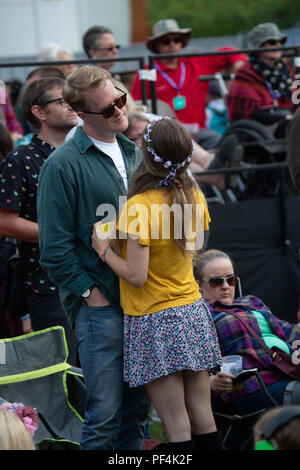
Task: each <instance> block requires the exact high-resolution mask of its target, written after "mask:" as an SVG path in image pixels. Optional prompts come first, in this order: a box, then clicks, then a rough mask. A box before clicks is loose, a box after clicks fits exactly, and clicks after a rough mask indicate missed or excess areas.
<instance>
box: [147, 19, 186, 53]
mask: <svg viewBox="0 0 300 470" xmlns="http://www.w3.org/2000/svg"><path fill="white" fill-rule="evenodd" d="M191 32H192V28H180V27H179V25H178V23H177V21H176V20H173V19H165V20H159V21H157V22H156V23H155V24H154V25H153V27H152V36H150V37H149V38H148V39H147V42H146V46H147V48H148V49H150V51H152V52H156V47H155V43H156V41H157V40H158V39H160V38H162V37H163V36H166V35H167V34H171V33H176V34H181V35H182V37H183V38H182V39H183V42H182V45H183V47H185V46H186V45H187V43H188V40H189V38H190V36H191Z"/></svg>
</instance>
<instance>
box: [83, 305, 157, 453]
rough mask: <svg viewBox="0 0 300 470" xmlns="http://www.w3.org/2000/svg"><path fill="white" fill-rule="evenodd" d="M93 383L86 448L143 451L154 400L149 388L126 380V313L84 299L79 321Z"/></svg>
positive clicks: (85, 430) (85, 367)
mask: <svg viewBox="0 0 300 470" xmlns="http://www.w3.org/2000/svg"><path fill="white" fill-rule="evenodd" d="M75 333H76V338H77V342H78V352H79V358H80V364H81V368H82V371H83V376H84V380H85V383H86V387H87V403H86V412H85V419H84V423H83V429H82V439H81V446H80V448H81V449H82V450H113V449H116V450H140V449H141V446H142V441H143V436H144V426H145V421H146V419H147V417H148V412H149V408H150V402H149V400H148V398H147V395H146V392H145V389H144V387H137V388H132V389H130V388H129V387H128V385H127V384H125V382H124V381H123V315H122V314H120V313H119V312H117V311H116V310H115V309H114V308H113V307H112V306H110V305H108V306H105V307H92V308H90V307H88V306H87V305H86V304H85V303H83V304H82V305H81V307H80V309H79V312H78V314H77V316H76V320H75Z"/></svg>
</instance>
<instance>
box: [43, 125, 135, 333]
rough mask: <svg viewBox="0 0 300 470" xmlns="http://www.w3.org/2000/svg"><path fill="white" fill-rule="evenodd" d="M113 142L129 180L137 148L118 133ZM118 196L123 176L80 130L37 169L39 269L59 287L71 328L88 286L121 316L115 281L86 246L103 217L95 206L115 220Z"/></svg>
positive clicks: (120, 194)
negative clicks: (104, 208) (107, 207)
mask: <svg viewBox="0 0 300 470" xmlns="http://www.w3.org/2000/svg"><path fill="white" fill-rule="evenodd" d="M117 140H118V142H119V145H120V148H121V151H122V154H123V157H124V162H125V166H126V170H127V175H128V179H129V178H130V177H131V176H132V173H133V171H134V170H135V168H136V167H137V164H138V149H137V147H136V146H135V145H134V144H133V143H132V142H131V141H129V140H128V139H127V138H126V137H124V136H123V135H122V134H118V135H117ZM119 196H126V189H125V186H124V183H123V179H122V177H121V176H120V174H119V172H118V170H117V169H116V167H115V165H114V163H113V161H112V160H111V158H110V157H109V156H108V155H106V154H105V153H103V152H101V151H100V150H99V149H98V148H97V147H95V145H94V144H93V142H92V141H91V139H89V137H88V136H87V135H86V134H85V132H84V131H83V129H82V128H81V127H78V129H77V130H76V133H75V135H74V137H73V138H72V139H70V140H69V141H67V142H65V143H64V144H63V145H61V146H60V147H58V148H57V149H56V150H55V151H54V152H53V153H52V154H51V156H50V157H49V158H48V160H47V161H46V162H45V164H44V165H43V167H42V171H41V173H40V176H39V186H38V195H37V210H38V225H39V243H40V252H41V258H40V264H41V266H42V267H43V268H44V269H45V271H46V272H47V274H48V276H49V278H50V279H51V281H52V282H53V283H54V284H56V285H57V286H58V287H59V288H60V298H61V301H62V305H63V307H64V310H65V312H66V315H67V317H68V319H69V322H70V324H71V325H72V326H74V319H75V316H76V314H77V312H78V310H79V307H80V304H81V302H82V299H81V295H82V293H83V292H84V291H85V290H86V289H88V288H89V287H91V286H93V285H96V286H98V288H99V290H100V291H101V293H102V294H103V295H104V297H106V298H107V299H108V301H109V302H110V303H111V304H112V305H113V306H114V307H115V308H116V309H117V310H119V311H120V312H122V309H121V306H120V296H119V281H118V278H117V276H116V275H115V274H114V272H113V271H112V270H111V269H110V268H109V266H108V265H107V264H105V263H103V262H102V261H101V260H100V258H99V256H98V255H97V253H96V252H95V250H94V249H93V247H92V244H91V236H92V231H93V225H94V223H95V222H97V221H98V220H101V218H102V217H100V216H99V215H98V216H97V215H96V213H97V208H98V213H99V205H100V204H105V203H108V204H110V205H112V206H113V207H114V208H115V209H116V216H117V215H118V210H119ZM105 215H106V214H103V216H105Z"/></svg>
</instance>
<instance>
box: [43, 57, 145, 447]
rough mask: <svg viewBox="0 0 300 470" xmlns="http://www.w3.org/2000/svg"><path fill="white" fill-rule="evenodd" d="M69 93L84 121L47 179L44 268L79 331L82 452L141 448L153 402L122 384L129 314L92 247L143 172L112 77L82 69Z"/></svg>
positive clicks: (113, 279)
mask: <svg viewBox="0 0 300 470" xmlns="http://www.w3.org/2000/svg"><path fill="white" fill-rule="evenodd" d="M63 96H64V98H65V100H66V101H67V102H68V103H69V104H70V105H71V106H72V108H73V109H74V110H75V111H76V112H77V114H78V116H79V117H80V118H81V119H82V120H83V127H81V126H80V127H78V128H77V130H76V132H75V135H74V137H72V138H71V139H70V140H68V141H67V142H66V143H65V144H64V145H63V146H62V147H60V148H59V149H57V150H56V151H55V152H54V154H53V158H51V160H49V161H48V162H47V164H46V165H45V166H44V167H43V171H42V173H41V176H40V180H39V192H38V222H39V227H40V248H41V264H42V266H43V267H44V268H45V270H46V271H47V272H48V274H49V277H50V279H52V280H53V282H55V283H56V284H57V285H58V286H59V287H60V294H61V299H62V302H63V306H64V309H65V312H66V314H67V317H68V318H69V321H70V324H71V325H72V327H73V328H74V329H75V333H76V338H77V343H78V352H79V357H80V363H81V367H82V370H83V374H84V378H85V383H86V386H87V406H86V413H85V420H84V424H83V432H82V441H81V449H83V450H112V449H117V450H139V449H141V446H142V440H143V433H144V423H145V420H146V418H147V415H148V411H149V402H148V400H147V399H146V396H145V392H144V389H143V388H137V389H129V388H128V386H127V385H125V383H124V382H123V355H122V353H123V312H122V309H121V307H120V299H119V280H118V278H117V277H116V275H115V274H114V273H113V271H112V270H111V269H110V268H109V266H108V265H106V264H105V263H104V262H102V261H101V260H100V258H99V256H98V255H97V253H95V251H94V249H93V247H92V244H91V235H92V232H93V225H94V224H95V222H96V221H98V220H99V215H102V216H105V214H104V213H103V212H102V213H100V210H101V208H103V205H104V204H110V207H111V206H113V207H114V208H115V209H116V213H118V209H119V197H120V196H123V195H124V196H126V194H127V186H128V183H127V181H128V180H129V178H130V176H131V174H132V173H133V171H134V169H135V168H136V166H137V148H136V146H135V145H134V144H133V143H132V142H130V141H129V140H128V139H126V137H124V136H123V135H122V132H123V131H124V130H125V129H127V127H128V120H127V112H126V108H125V104H126V94H125V93H124V92H122V91H120V90H119V89H117V88H116V87H115V86H114V84H113V83H112V81H111V75H110V73H109V72H108V71H107V70H105V69H102V68H100V67H97V66H96V67H95V66H84V67H81V68H80V69H78V70H77V71H75V72H73V73H72V74H71V75H70V76H69V77H68V79H67V82H66V86H65V88H64V92H63Z"/></svg>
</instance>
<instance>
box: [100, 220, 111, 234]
mask: <svg viewBox="0 0 300 470" xmlns="http://www.w3.org/2000/svg"><path fill="white" fill-rule="evenodd" d="M112 224H113V222H107V223H106V224H101V223H100V224H98V227H99V229H100V230H101V232H103V233H108V232H109V230H110V228H111V226H112Z"/></svg>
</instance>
